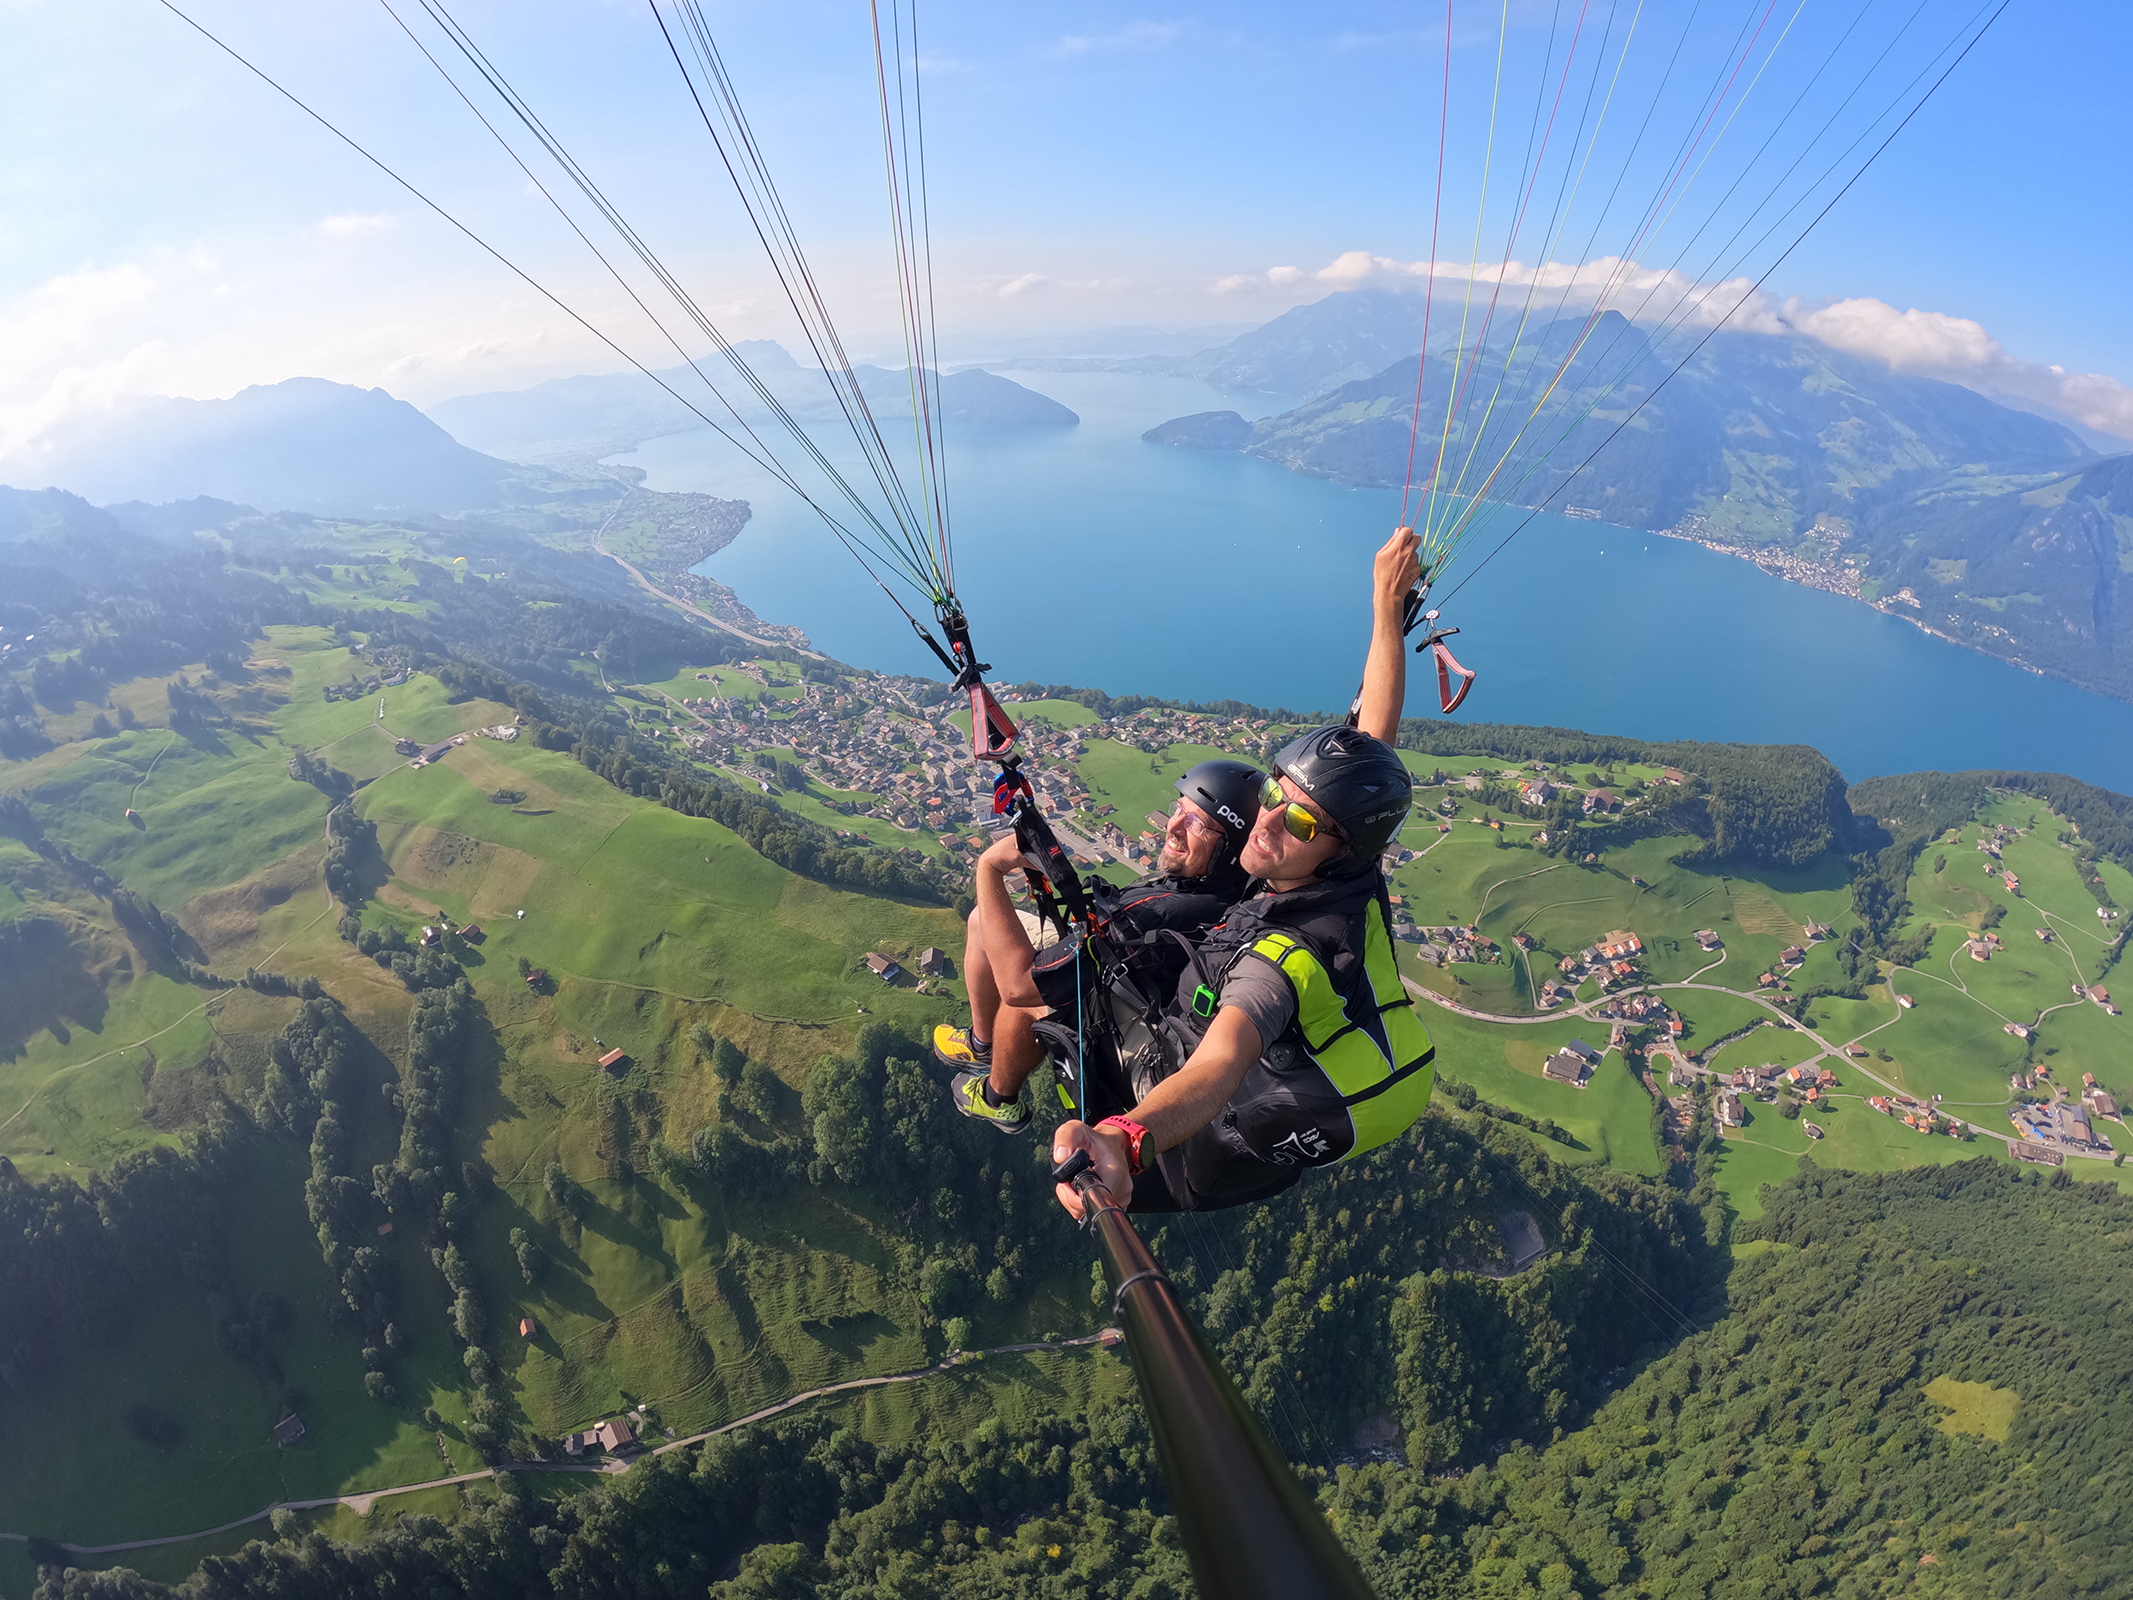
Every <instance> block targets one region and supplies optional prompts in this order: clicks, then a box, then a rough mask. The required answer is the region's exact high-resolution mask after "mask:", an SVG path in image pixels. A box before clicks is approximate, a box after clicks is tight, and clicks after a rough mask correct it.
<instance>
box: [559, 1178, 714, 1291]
mask: <svg viewBox="0 0 2133 1600" xmlns="http://www.w3.org/2000/svg"><path fill="white" fill-rule="evenodd" d="M647 1190H650V1191H651V1192H652V1193H654V1194H657V1195H659V1196H660V1197H662V1198H663V1199H665V1200H667V1201H669V1202H671V1205H672V1210H671V1211H667V1210H665V1209H664V1208H662V1207H660V1206H659V1205H657V1204H648V1205H647V1207H646V1209H648V1210H650V1211H651V1212H652V1214H653V1216H654V1217H655V1218H657V1217H659V1216H661V1215H670V1216H674V1217H677V1218H678V1217H684V1216H687V1215H688V1211H687V1208H686V1207H684V1206H683V1205H682V1203H681V1202H680V1201H679V1200H675V1199H674V1197H673V1196H672V1195H669V1194H667V1192H666V1191H665V1190H664V1189H661V1188H660V1187H659V1186H658V1185H657V1184H643V1183H633V1184H631V1185H630V1190H629V1192H630V1194H631V1196H632V1197H634V1198H638V1199H640V1200H641V1199H643V1197H644V1196H645V1193H646V1191H647ZM578 1226H579V1228H580V1229H582V1230H583V1231H585V1232H587V1233H597V1234H598V1235H599V1236H600V1237H601V1238H603V1239H605V1240H607V1241H608V1243H610V1244H613V1245H616V1246H618V1247H620V1248H621V1249H624V1250H633V1251H635V1252H636V1253H637V1254H638V1255H641V1256H643V1257H645V1258H646V1259H647V1260H651V1261H656V1262H658V1263H659V1264H660V1266H662V1267H664V1268H665V1269H666V1271H667V1274H668V1275H669V1276H670V1277H679V1276H680V1275H681V1264H680V1263H679V1262H677V1261H676V1260H675V1259H674V1256H673V1253H672V1252H671V1251H670V1250H668V1249H667V1242H666V1239H665V1237H664V1236H663V1235H662V1234H661V1232H660V1229H659V1225H658V1223H657V1221H654V1222H653V1223H651V1224H650V1225H649V1226H647V1225H646V1224H645V1223H644V1222H642V1221H640V1220H639V1219H637V1218H636V1217H633V1216H631V1215H630V1214H629V1213H628V1212H627V1211H624V1210H623V1209H621V1208H620V1207H619V1206H611V1205H608V1204H606V1203H605V1202H604V1201H602V1200H600V1199H599V1198H598V1197H597V1196H593V1195H588V1196H587V1198H586V1203H585V1205H584V1209H583V1210H582V1211H581V1212H580V1213H579V1216H578Z"/></svg>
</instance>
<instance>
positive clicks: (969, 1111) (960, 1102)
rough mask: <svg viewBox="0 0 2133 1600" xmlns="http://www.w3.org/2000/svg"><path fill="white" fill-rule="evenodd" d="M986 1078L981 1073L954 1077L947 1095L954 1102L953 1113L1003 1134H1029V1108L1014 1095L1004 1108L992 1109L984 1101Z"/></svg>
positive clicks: (959, 1073)
mask: <svg viewBox="0 0 2133 1600" xmlns="http://www.w3.org/2000/svg"><path fill="white" fill-rule="evenodd" d="M985 1077H986V1074H985V1072H983V1071H978V1072H958V1073H957V1074H956V1075H955V1080H954V1081H953V1082H952V1083H950V1084H949V1085H948V1093H949V1096H950V1097H951V1098H952V1099H953V1100H954V1101H955V1108H956V1110H958V1111H960V1112H962V1113H963V1115H964V1116H966V1117H976V1118H977V1119H978V1120H979V1121H980V1122H989V1123H991V1124H992V1125H993V1126H994V1127H995V1128H997V1129H999V1130H1000V1132H1002V1133H1027V1132H1029V1128H1030V1123H1031V1121H1032V1120H1033V1119H1032V1118H1031V1117H1030V1114H1029V1107H1028V1106H1026V1105H1024V1104H1023V1103H1022V1097H1021V1096H1020V1095H1016V1096H1015V1097H1014V1099H1012V1100H1009V1101H1007V1102H1006V1103H1005V1104H1003V1105H997V1106H996V1105H994V1104H993V1103H992V1102H991V1101H990V1100H988V1099H986V1098H985Z"/></svg>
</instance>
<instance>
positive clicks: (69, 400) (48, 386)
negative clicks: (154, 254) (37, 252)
mask: <svg viewBox="0 0 2133 1600" xmlns="http://www.w3.org/2000/svg"><path fill="white" fill-rule="evenodd" d="M157 289H158V285H157V282H156V279H155V277H154V275H153V274H151V273H150V272H149V271H148V270H147V269H146V268H144V267H142V266H140V265H138V264H136V263H133V262H127V263H125V264H123V265H121V266H116V267H84V268H82V269H81V270H80V271H78V272H70V273H65V274H62V275H61V276H59V277H57V278H51V279H48V280H46V281H45V282H44V283H41V284H39V285H38V286H37V287H36V288H34V289H32V290H31V291H30V292H29V293H28V294H26V295H24V296H22V298H21V299H19V300H17V301H15V302H14V304H12V305H9V306H6V307H4V308H0V350H5V351H7V353H8V360H7V364H6V370H7V373H8V374H9V375H10V376H9V377H8V378H0V454H5V453H6V452H7V451H8V450H10V449H13V448H14V447H15V446H16V445H19V444H20V443H22V442H23V441H24V440H26V439H28V438H30V437H32V436H33V435H35V434H36V433H38V432H40V431H41V430H42V429H44V428H45V427H46V426H47V425H49V424H50V423H52V422H54V421H56V420H57V419H58V418H60V417H62V416H64V415H66V414H67V413H69V412H72V411H81V410H89V409H105V408H108V407H109V406H111V405H113V404H115V403H116V402H117V401H118V399H119V398H120V397H121V396H123V395H125V394H127V393H129V392H131V391H132V390H133V389H134V387H135V386H136V385H137V383H138V381H139V379H140V376H141V374H142V373H143V371H144V370H146V369H147V368H148V367H150V366H151V365H152V364H153V363H154V361H155V360H156V358H157V356H158V355H160V354H161V352H162V351H163V349H164V348H165V347H164V346H163V345H162V344H161V343H160V341H158V340H156V339H154V338H153V337H152V336H149V337H144V336H143V335H142V333H141V332H139V331H137V330H136V329H134V328H131V327H129V326H128V325H129V324H132V323H135V322H136V321H137V320H138V319H139V317H140V314H141V313H142V312H143V311H145V310H147V309H148V308H149V307H150V306H151V305H152V304H153V303H154V301H155V299H156V294H157Z"/></svg>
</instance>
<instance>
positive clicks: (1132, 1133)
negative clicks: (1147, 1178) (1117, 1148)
mask: <svg viewBox="0 0 2133 1600" xmlns="http://www.w3.org/2000/svg"><path fill="white" fill-rule="evenodd" d="M1096 1126H1097V1127H1099V1128H1116V1129H1117V1130H1118V1131H1119V1132H1120V1133H1122V1134H1124V1135H1125V1136H1126V1171H1127V1172H1128V1173H1129V1174H1130V1175H1131V1176H1133V1177H1136V1178H1138V1177H1139V1176H1140V1175H1141V1141H1142V1140H1143V1139H1145V1138H1147V1137H1148V1130H1147V1129H1146V1128H1144V1127H1142V1126H1141V1125H1140V1124H1139V1123H1138V1122H1133V1121H1131V1120H1129V1119H1127V1118H1125V1117H1106V1118H1104V1119H1103V1121H1101V1122H1099V1123H1097V1124H1096Z"/></svg>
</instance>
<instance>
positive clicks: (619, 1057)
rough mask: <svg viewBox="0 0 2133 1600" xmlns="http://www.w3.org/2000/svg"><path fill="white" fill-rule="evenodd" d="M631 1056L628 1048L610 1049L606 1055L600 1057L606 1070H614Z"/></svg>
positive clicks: (601, 1063)
mask: <svg viewBox="0 0 2133 1600" xmlns="http://www.w3.org/2000/svg"><path fill="white" fill-rule="evenodd" d="M629 1058H630V1053H629V1052H628V1051H627V1050H620V1049H617V1050H610V1051H608V1053H607V1054H606V1055H604V1056H602V1057H601V1058H600V1065H601V1067H602V1068H603V1069H604V1070H606V1071H608V1072H612V1071H614V1070H615V1068H617V1067H619V1066H621V1065H622V1063H623V1062H625V1061H627V1060H629Z"/></svg>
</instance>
